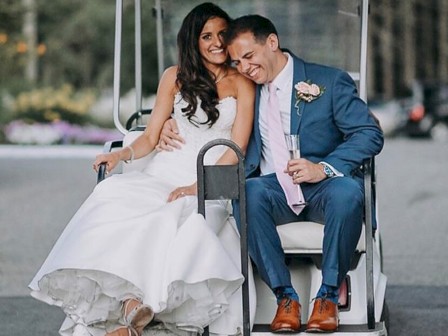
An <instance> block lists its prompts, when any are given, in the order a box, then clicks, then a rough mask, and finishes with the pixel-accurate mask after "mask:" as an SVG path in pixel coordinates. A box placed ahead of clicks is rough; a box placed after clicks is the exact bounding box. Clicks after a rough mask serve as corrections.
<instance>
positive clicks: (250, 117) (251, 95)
mask: <svg viewBox="0 0 448 336" xmlns="http://www.w3.org/2000/svg"><path fill="white" fill-rule="evenodd" d="M236 91H237V94H236V98H237V111H236V117H235V121H234V123H233V127H232V134H231V140H232V141H234V142H235V143H236V144H237V145H238V146H239V147H240V148H241V151H242V152H243V154H245V153H246V149H247V144H248V143H249V138H250V134H251V132H252V128H253V122H254V109H255V85H254V83H253V82H252V81H251V80H249V79H247V78H245V77H243V76H242V75H238V77H237V80H236ZM237 162H238V158H237V156H236V154H235V152H234V151H233V150H232V149H230V148H229V149H227V150H226V151H225V152H224V154H223V155H222V156H221V157H220V158H219V159H218V160H217V161H216V164H217V165H231V164H235V163H237Z"/></svg>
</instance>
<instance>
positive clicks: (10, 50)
mask: <svg viewBox="0 0 448 336" xmlns="http://www.w3.org/2000/svg"><path fill="white" fill-rule="evenodd" d="M35 1H36V6H37V31H38V44H39V45H41V46H43V51H42V52H41V53H40V55H39V59H38V82H37V83H36V85H37V86H42V85H43V86H60V85H63V84H64V83H70V84H71V85H72V86H73V87H74V88H76V89H80V88H85V87H95V88H97V89H103V88H107V87H111V86H112V82H113V58H114V34H115V1H110V0H95V1H90V0H71V1H66V0H52V1H48V0H35ZM124 3H125V6H124V18H123V33H122V65H121V78H122V80H121V86H122V90H121V91H122V92H126V91H128V90H129V89H131V88H132V87H134V2H133V1H125V2H124ZM23 18H24V10H23V7H22V5H21V2H20V1H14V0H1V1H0V34H4V36H7V41H6V42H4V43H2V42H1V41H0V59H1V60H2V66H1V67H0V89H1V88H6V89H8V91H9V89H10V86H11V85H13V86H14V87H17V85H15V84H14V83H19V82H24V70H25V65H26V52H22V53H19V52H17V44H18V43H20V42H22V43H23V41H24V38H23V36H22V33H21V32H22V24H23ZM0 40H1V39H0ZM155 41H156V36H155V19H154V18H153V16H152V6H151V4H150V3H148V2H147V1H143V2H142V58H143V74H142V78H143V90H144V92H145V93H151V92H155V90H156V88H157V82H158V75H157V51H156V47H155V45H156V42H155ZM25 86H26V85H25Z"/></svg>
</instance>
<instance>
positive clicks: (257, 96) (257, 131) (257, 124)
mask: <svg viewBox="0 0 448 336" xmlns="http://www.w3.org/2000/svg"><path fill="white" fill-rule="evenodd" d="M261 87H262V85H257V87H256V92H255V116H254V128H253V132H254V138H255V141H256V143H257V150H258V153H261V133H260V120H259V118H260V96H261Z"/></svg>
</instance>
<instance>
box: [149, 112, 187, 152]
mask: <svg viewBox="0 0 448 336" xmlns="http://www.w3.org/2000/svg"><path fill="white" fill-rule="evenodd" d="M179 143H185V140H184V138H182V137H181V136H180V135H179V129H178V128H177V123H176V120H174V119H168V120H167V121H165V123H164V124H163V128H162V131H161V133H160V139H159V143H158V145H157V146H156V150H158V151H159V152H160V151H163V150H166V151H169V152H171V151H172V150H173V149H175V148H177V149H180V148H181V146H180V144H179Z"/></svg>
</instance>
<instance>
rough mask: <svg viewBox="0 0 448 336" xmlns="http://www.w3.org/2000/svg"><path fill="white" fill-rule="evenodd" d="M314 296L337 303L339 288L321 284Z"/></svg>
mask: <svg viewBox="0 0 448 336" xmlns="http://www.w3.org/2000/svg"><path fill="white" fill-rule="evenodd" d="M316 298H325V299H327V300H330V301H332V302H334V303H336V304H338V300H339V288H338V287H333V286H329V285H326V284H322V285H321V286H320V289H319V292H317V295H316Z"/></svg>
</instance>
